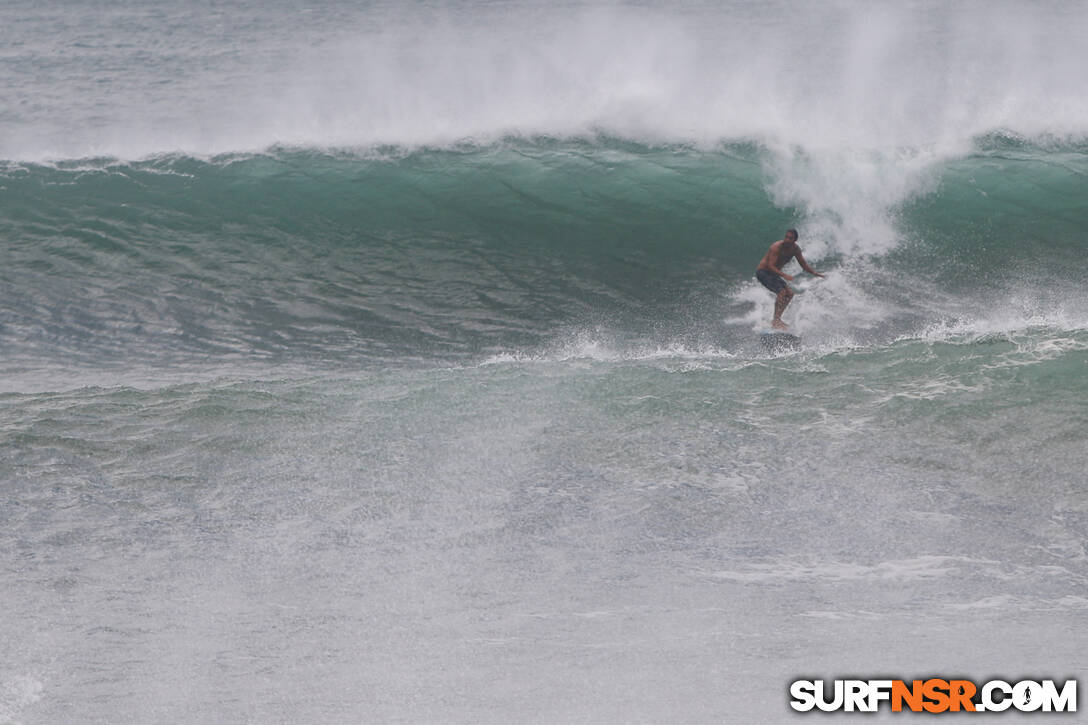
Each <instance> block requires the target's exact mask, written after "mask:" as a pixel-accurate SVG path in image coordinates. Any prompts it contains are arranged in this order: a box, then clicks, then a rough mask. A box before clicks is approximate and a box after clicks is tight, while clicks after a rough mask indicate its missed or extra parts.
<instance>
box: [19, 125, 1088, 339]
mask: <svg viewBox="0 0 1088 725" xmlns="http://www.w3.org/2000/svg"><path fill="white" fill-rule="evenodd" d="M864 162H865V163H866V164H871V163H873V162H872V160H871V159H865V160H864ZM888 163H889V165H888V168H886V169H884V173H885V174H886V175H887V174H894V173H897V167H896V166H895V165H894V164H893V163H891V162H888ZM792 172H793V173H794V174H796V172H797V167H794V168H793V169H792ZM1085 173H1088V155H1086V154H1085V152H1084V149H1083V148H1080V147H1077V146H1068V145H1067V146H1063V147H1059V148H1041V147H1037V146H1036V147H1025V146H1023V145H1015V144H1013V143H1012V142H1003V143H996V142H992V141H991V142H989V145H988V146H985V147H983V148H980V149H979V150H978V151H977V152H976V153H974V154H973V155H971V156H968V157H965V158H960V159H956V160H952V161H949V162H946V163H944V164H943V165H941V166H939V167H937V168H934V169H930V170H929V171H928V172H927V174H928V179H929V181H928V183H927V185H924V186H923V187H922V188H921V190H920V191H919V192H916V193H906V194H903V195H902V196H903V198H902V199H900V200H898V201H897V202H896V203H892V204H890V205H889V204H888V202H887V200H886V199H881V198H868V199H866V198H861V199H860V202H859V201H858V200H852V201H851V204H853V205H854V206H853V207H850V206H845V207H839V208H835V206H834V205H833V204H830V205H829V204H826V203H822V201H821V200H822V199H823V197H821V196H820V195H818V194H814V195H811V196H809V197H804V196H803V195H798V194H797V193H796V189H795V191H794V192H792V193H793V196H792V199H793V200H794V201H795V202H796V203H794V204H793V205H789V204H786V203H784V201H783V198H784V196H786V197H788V196H789V194H784V193H783V192H782V189H783V188H784V187H783V185H784V184H786V183H789V182H791V180H792V179H793V178H795V177H794V176H790V174H784V173H783V172H782V167H781V165H780V164H779V163H778V161H777V159H776V157H775V156H774V155H773V154H772V153H771V152H770V151H768V150H767V149H764V148H761V147H759V146H757V145H754V144H740V145H734V146H728V147H720V148H718V149H716V150H712V151H707V150H699V149H695V148H691V147H676V146H661V147H647V146H640V145H635V144H631V143H627V142H622V141H618V140H599V141H597V142H594V143H591V142H588V141H587V142H559V141H549V140H538V141H524V140H522V141H519V140H510V141H508V142H505V143H503V144H500V145H496V146H487V147H464V148H461V149H457V150H423V151H413V152H398V151H397V150H395V149H387V150H385V151H384V152H382V153H381V154H378V153H377V152H374V153H370V154H365V155H364V154H358V153H343V154H330V153H317V152H310V151H305V150H278V151H274V152H270V153H267V154H260V155H245V156H228V157H218V158H213V159H205V160H201V159H195V158H191V157H184V156H171V157H160V158H155V159H150V160H146V161H142V162H132V163H120V162H111V161H108V160H98V161H94V160H89V161H79V162H74V161H73V162H65V163H60V164H56V165H50V166H43V165H20V166H9V167H8V168H6V169H5V170H4V172H3V178H2V183H3V185H4V187H5V192H6V195H7V198H8V199H9V203H8V204H7V205H6V206H5V208H4V210H3V211H2V212H0V215H2V216H0V231H2V233H3V234H4V237H5V239H7V240H8V243H7V245H6V246H5V248H4V253H3V254H4V257H3V260H2V262H3V263H2V269H0V275H2V277H0V279H2V281H3V284H4V287H5V290H6V295H5V296H6V297H7V299H8V305H7V306H6V310H5V312H4V316H5V317H4V319H2V323H3V328H2V332H3V335H4V338H5V341H6V344H8V345H9V346H10V347H11V348H13V349H16V350H20V349H21V350H25V351H30V352H31V353H33V354H36V352H35V351H38V352H40V351H42V350H51V351H52V352H50V353H49V354H54V353H58V352H63V353H64V354H69V355H75V356H83V355H88V356H91V357H95V356H119V355H124V356H126V357H132V356H136V357H139V356H141V355H148V356H151V357H154V356H156V355H159V354H160V353H162V352H163V351H171V350H173V351H187V352H194V353H200V352H217V353H229V352H247V351H257V352H259V353H262V354H270V355H279V354H287V355H290V354H295V353H299V354H307V353H308V352H309V351H313V350H320V351H322V353H323V354H327V355H333V356H335V355H338V354H345V355H350V356H355V355H358V354H363V355H364V356H368V357H375V358H380V359H385V360H388V359H400V358H413V357H419V356H422V357H433V356H436V355H437V356H444V355H454V356H463V355H469V356H478V355H480V354H481V353H492V352H496V351H503V350H510V349H512V348H524V347H527V346H529V347H531V346H539V345H542V344H545V343H547V342H548V341H549V340H550V339H552V338H553V337H554V336H555V335H556V334H557V333H559V332H568V331H569V330H571V329H572V328H587V327H596V328H603V329H607V330H608V332H609V334H612V335H614V336H616V337H617V338H620V339H626V338H638V339H642V340H647V339H651V340H652V339H653V338H654V337H655V336H657V337H658V338H661V336H662V335H663V334H664V333H663V332H662V331H663V330H665V331H669V334H687V333H690V334H695V333H697V332H699V331H703V332H706V331H707V330H708V326H709V325H710V321H711V320H716V321H717V322H716V323H715V324H718V325H719V326H720V321H721V319H722V318H723V317H724V318H726V319H727V320H733V322H735V323H737V324H738V325H741V327H744V325H743V324H741V323H744V322H745V320H746V319H747V317H748V316H749V313H750V311H751V308H752V307H753V306H756V307H758V306H759V305H762V304H764V301H761V298H759V297H758V296H757V295H758V294H759V292H760V291H761V290H760V288H758V287H757V286H756V285H755V283H754V282H753V281H752V278H751V274H752V270H753V269H754V267H755V264H756V263H757V262H758V260H759V258H760V257H761V255H762V254H763V252H764V251H765V249H766V246H767V244H768V243H769V242H770V241H773V240H774V239H777V238H779V236H780V235H781V233H782V231H783V230H784V229H785V228H786V227H788V226H797V227H799V228H800V229H801V235H802V239H801V242H802V246H803V247H804V248H805V249H806V253H807V254H808V257H809V261H810V262H812V263H813V264H815V265H816V266H817V267H820V268H823V269H824V270H825V271H828V270H830V271H837V272H839V273H841V276H842V279H843V280H845V282H844V283H843V284H844V285H845V286H842V285H840V286H839V287H838V288H834V289H835V290H836V294H837V296H835V295H832V294H831V289H832V288H828V290H827V291H825V292H823V293H822V294H824V295H826V296H829V297H828V298H827V299H826V302H828V304H829V305H830V308H835V304H840V307H839V308H835V309H836V312H835V314H836V315H837V316H838V317H839V321H838V324H839V326H840V328H849V327H850V326H851V323H852V320H851V319H850V318H851V315H852V314H853V312H852V311H851V310H852V309H853V308H855V307H860V306H863V305H868V306H869V307H870V309H869V310H868V311H867V312H866V313H865V314H864V315H861V316H860V317H859V318H858V320H857V322H858V323H859V325H861V326H863V327H868V328H872V327H873V326H874V321H875V322H880V321H881V320H882V321H883V322H884V323H886V324H884V325H883V326H882V330H883V332H882V334H885V335H886V336H894V335H895V334H900V333H902V332H903V331H905V330H908V329H916V328H917V327H918V326H919V325H926V324H932V323H935V322H940V321H941V320H944V319H945V318H947V317H948V316H949V315H955V314H958V313H959V312H958V311H959V309H960V306H962V305H970V303H971V300H972V299H974V298H978V297H979V296H980V295H982V296H983V297H984V298H986V302H987V304H993V303H994V301H995V300H997V299H999V298H1000V297H1001V295H1003V294H1007V293H1008V292H1009V291H1010V290H1011V289H1014V288H1015V289H1016V290H1017V291H1018V292H1019V293H1023V292H1024V290H1025V288H1026V289H1028V290H1044V291H1045V290H1046V289H1048V288H1049V287H1050V286H1053V285H1055V284H1061V285H1072V284H1078V283H1079V282H1080V281H1082V277H1083V271H1082V269H1081V268H1080V267H1079V266H1077V265H1074V264H1071V260H1072V259H1074V258H1075V256H1076V254H1077V253H1078V251H1079V249H1080V248H1081V247H1082V246H1083V242H1082V234H1083V232H1082V227H1083V226H1084V222H1085V219H1086V217H1088V212H1086V211H1085V209H1084V207H1083V202H1082V195H1081V188H1082V184H1081V181H1082V179H1083V176H1084V174H1085ZM798 188H800V187H798ZM829 198H830V197H829ZM857 203H861V204H862V206H860V207H859V206H857ZM849 208H858V209H861V212H862V213H863V214H864V215H866V216H867V218H872V219H876V220H877V225H878V226H880V225H883V227H884V228H885V236H886V230H887V229H890V230H892V234H893V235H894V236H893V239H892V242H891V244H889V243H888V240H887V239H886V238H884V237H881V238H880V239H876V238H874V239H870V238H868V237H867V236H866V234H865V230H864V229H862V230H861V231H860V232H856V231H855V230H854V227H852V226H851V225H850V224H849V223H844V220H843V218H842V217H843V214H844V211H843V210H844V209H849ZM829 219H830V220H831V223H829V221H828V220H829ZM848 221H849V220H846V222H848ZM795 271H796V270H795ZM851 284H853V285H854V286H853V287H851V286H850V285H851ZM859 285H860V286H859ZM937 297H942V299H943V302H941V303H940V304H937V305H936V307H935V306H934V304H935V302H934V300H935V299H936V298H937ZM890 298H894V299H893V300H892V299H890ZM866 299H871V302H866ZM844 300H845V303H844ZM844 304H845V306H842V305H844ZM874 305H875V306H876V317H875V318H874V316H873V309H872V308H873V306H874ZM942 305H943V306H942ZM877 327H881V325H877ZM746 329H750V327H749V328H746ZM733 332H735V333H736V334H737V335H740V334H742V333H743V330H741V329H738V330H734V331H733ZM733 332H729V330H726V332H725V333H722V332H721V331H720V330H719V331H715V332H714V333H713V334H714V335H716V336H717V337H716V338H715V339H716V340H718V341H719V342H720V341H721V339H723V338H722V337H721V335H722V334H725V335H726V338H725V339H728V338H729V335H731V334H733Z"/></svg>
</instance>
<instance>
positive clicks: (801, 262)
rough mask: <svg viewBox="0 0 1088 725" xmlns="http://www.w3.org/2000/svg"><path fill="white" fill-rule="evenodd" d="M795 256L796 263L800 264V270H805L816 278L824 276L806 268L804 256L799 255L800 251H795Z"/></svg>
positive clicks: (806, 263) (808, 267)
mask: <svg viewBox="0 0 1088 725" xmlns="http://www.w3.org/2000/svg"><path fill="white" fill-rule="evenodd" d="M796 256H797V261H798V262H799V263H800V264H801V269H803V270H805V271H806V272H808V273H809V274H814V275H816V276H817V277H823V276H824V275H822V274H820V273H819V272H817V271H816V270H814V269H813V268H812V267H810V266H808V262H806V261H805V255H803V254H801V250H797V255H796Z"/></svg>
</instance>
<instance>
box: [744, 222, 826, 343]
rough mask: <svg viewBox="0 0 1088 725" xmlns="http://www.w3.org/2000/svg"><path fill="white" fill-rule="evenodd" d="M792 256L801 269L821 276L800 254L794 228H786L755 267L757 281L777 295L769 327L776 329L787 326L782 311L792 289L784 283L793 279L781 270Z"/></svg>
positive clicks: (789, 298)
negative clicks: (784, 233)
mask: <svg viewBox="0 0 1088 725" xmlns="http://www.w3.org/2000/svg"><path fill="white" fill-rule="evenodd" d="M794 257H796V258H797V261H798V262H800V263H801V269H803V270H805V271H806V272H808V273H809V274H814V275H816V276H817V277H823V275H822V274H820V273H819V272H817V271H816V270H814V269H813V268H812V267H810V266H808V262H806V261H805V257H804V255H803V254H801V248H800V247H798V246H797V230H796V229H787V230H786V236H785V238H784V239H779V240H778V241H777V242H775V243H773V244H772V245H771V248H770V249H768V250H767V253H766V254H764V255H763V259H762V260H760V262H759V266H758V267H756V279H758V280H759V283H760V284H762V285H763V286H764V287H766V288H767V289H769V290H770V291H771V292H774V293H775V295H777V296H778V298H777V299H776V300H775V301H774V320H773V321H772V322H771V327H773V328H775V329H776V330H785V329H787V327H789V326H788V325H787V324H786V323H785V322H783V321H782V313H783V312H785V311H786V306H787V305H788V304H789V303H790V300H792V299H793V290H791V289H790V286H789V285H788V284H786V282H792V281H793V275H792V274H786V273H785V272H783V271H782V268H783V267H785V266H786V264H788V263H789V261H790V260H791V259H793V258H794Z"/></svg>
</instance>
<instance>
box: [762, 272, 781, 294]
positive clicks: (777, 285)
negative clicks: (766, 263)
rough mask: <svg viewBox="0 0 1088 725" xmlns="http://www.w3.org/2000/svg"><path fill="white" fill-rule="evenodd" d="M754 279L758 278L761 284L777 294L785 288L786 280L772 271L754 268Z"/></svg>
mask: <svg viewBox="0 0 1088 725" xmlns="http://www.w3.org/2000/svg"><path fill="white" fill-rule="evenodd" d="M756 279H758V280H759V283H760V284H761V285H763V286H764V287H766V288H767V289H769V290H770V291H771V292H774V293H775V294H778V293H779V292H781V291H782V290H784V289H785V288H786V280H784V279H782V278H781V277H779V276H778V275H777V274H775V273H774V272H768V271H767V270H765V269H757V270H756Z"/></svg>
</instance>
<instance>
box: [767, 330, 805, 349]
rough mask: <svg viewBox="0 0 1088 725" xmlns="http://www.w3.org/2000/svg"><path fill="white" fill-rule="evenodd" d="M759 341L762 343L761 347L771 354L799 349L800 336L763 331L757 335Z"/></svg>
mask: <svg viewBox="0 0 1088 725" xmlns="http://www.w3.org/2000/svg"><path fill="white" fill-rule="evenodd" d="M759 341H760V342H761V343H763V347H765V348H767V349H768V350H771V351H772V352H784V351H787V350H796V349H798V348H800V347H801V338H800V336H798V335H794V334H791V333H789V332H782V331H781V330H763V331H762V332H760V333H759Z"/></svg>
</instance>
